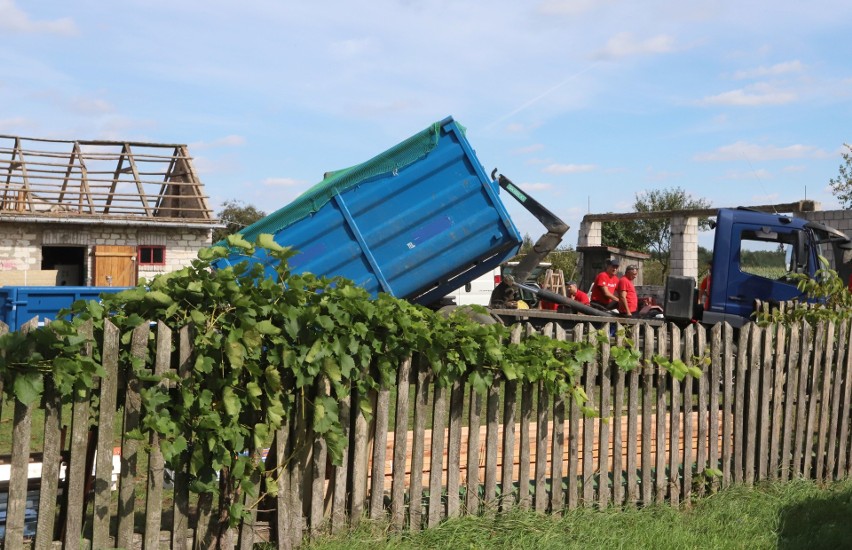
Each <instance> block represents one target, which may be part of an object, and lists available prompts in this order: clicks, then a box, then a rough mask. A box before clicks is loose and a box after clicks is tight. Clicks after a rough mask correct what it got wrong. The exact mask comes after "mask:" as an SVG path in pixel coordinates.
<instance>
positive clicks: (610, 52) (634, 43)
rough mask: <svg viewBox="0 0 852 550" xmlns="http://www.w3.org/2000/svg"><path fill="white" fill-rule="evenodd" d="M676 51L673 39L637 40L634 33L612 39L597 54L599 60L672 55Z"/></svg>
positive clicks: (664, 36) (658, 36) (660, 36)
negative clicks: (662, 54) (632, 56)
mask: <svg viewBox="0 0 852 550" xmlns="http://www.w3.org/2000/svg"><path fill="white" fill-rule="evenodd" d="M674 50H675V40H674V38H673V37H671V36H668V35H665V34H660V35H657V36H652V37H651V38H646V39H645V40H637V39H635V38H634V37H633V34H632V33H629V32H623V33H619V34H617V35H615V36H613V37H612V38H610V39H609V40H608V41H607V43H606V46H604V47H603V49H602V50H600V51H598V52H597V53H596V54H595V56H594V57H595V58H597V59H618V58H621V57H628V56H631V55H645V54H658V53H670V52H673V51H674Z"/></svg>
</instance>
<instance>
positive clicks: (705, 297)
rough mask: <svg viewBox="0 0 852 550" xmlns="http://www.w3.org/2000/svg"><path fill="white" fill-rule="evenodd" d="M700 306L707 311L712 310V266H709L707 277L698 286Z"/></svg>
mask: <svg viewBox="0 0 852 550" xmlns="http://www.w3.org/2000/svg"><path fill="white" fill-rule="evenodd" d="M698 304H699V305H701V306H703V307H704V309H705V310H707V309H710V266H709V265H708V266H707V275H705V276H704V278H703V279H701V283H700V284H699V285H698Z"/></svg>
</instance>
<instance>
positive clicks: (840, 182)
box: [828, 143, 852, 210]
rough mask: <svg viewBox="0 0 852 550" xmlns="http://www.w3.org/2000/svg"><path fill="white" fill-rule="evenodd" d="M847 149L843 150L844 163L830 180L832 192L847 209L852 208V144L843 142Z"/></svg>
mask: <svg viewBox="0 0 852 550" xmlns="http://www.w3.org/2000/svg"><path fill="white" fill-rule="evenodd" d="M843 146H844V147H846V151H844V152H843V154H842V155H843V164H841V165H840V169H839V173H838V175H837V177H836V178H831V179H830V180H828V183H829V185H831V193H832V194H833V195H834V196H835V197H837V199H838V200H839V201H840V205H841V206H842V207H843V208H846V209H847V210H848V209H850V208H852V145H849V144H848V143H844V144H843Z"/></svg>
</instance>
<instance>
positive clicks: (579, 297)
mask: <svg viewBox="0 0 852 550" xmlns="http://www.w3.org/2000/svg"><path fill="white" fill-rule="evenodd" d="M565 292H566V293H567V294H568V297H569V298H571V299H572V300H574V301H577V302H580V303H581V304H583V305H586V306H587V305H589V295H588V294H586V293H585V292H583V291H582V290H580V289H578V288H577V283H575V282H574V281H571V282H570V283H568V284H567V285H565Z"/></svg>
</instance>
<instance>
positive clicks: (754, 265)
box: [711, 223, 810, 319]
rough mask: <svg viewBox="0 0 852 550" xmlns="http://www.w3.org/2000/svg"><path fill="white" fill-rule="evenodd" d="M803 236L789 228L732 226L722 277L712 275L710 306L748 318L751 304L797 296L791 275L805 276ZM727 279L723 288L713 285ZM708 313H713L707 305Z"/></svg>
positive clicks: (806, 249) (806, 247) (803, 232)
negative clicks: (796, 273)
mask: <svg viewBox="0 0 852 550" xmlns="http://www.w3.org/2000/svg"><path fill="white" fill-rule="evenodd" d="M806 236H807V234H806V233H805V231H803V230H802V229H797V228H794V227H790V226H783V225H772V226H763V225H756V224H748V223H735V224H734V225H733V231H732V232H731V243H730V244H731V246H730V249H729V253H730V258H729V264H728V269H726V270H725V276H722V277H718V278H717V276H716V272H715V271H716V269H715V268H714V273H713V283H712V284H713V288H712V290H711V292H712V294H711V302H712V301H713V298H714V297H717V298H719V299H720V300H719V301H718V302H716V303H717V304H719V305H724V307H725V313H726V314H728V315H738V316H740V317H743V318H746V319H747V318H748V317H749V316H750V315H751V314H752V311H753V310H754V301H755V300H757V299H759V300H762V301H784V300H790V299H793V298H795V297H797V296H799V295H800V294H801V292H799V289H798V288H796V283H795V282H794V281H793V280H792V279H791V278H790V277H789V275H790V274H791V273H795V272H807V270H808V261H809V260H808V257H809V254H810V251H809V248H808V246H807V244H806V243H807V239H806ZM724 279H727V284H725V285H720V287H722V288H717V287H716V284H717V281H718V282H720V283H721V282H722V281H723V280H724ZM711 309H712V310H716V308H715V307H713V304H711Z"/></svg>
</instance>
